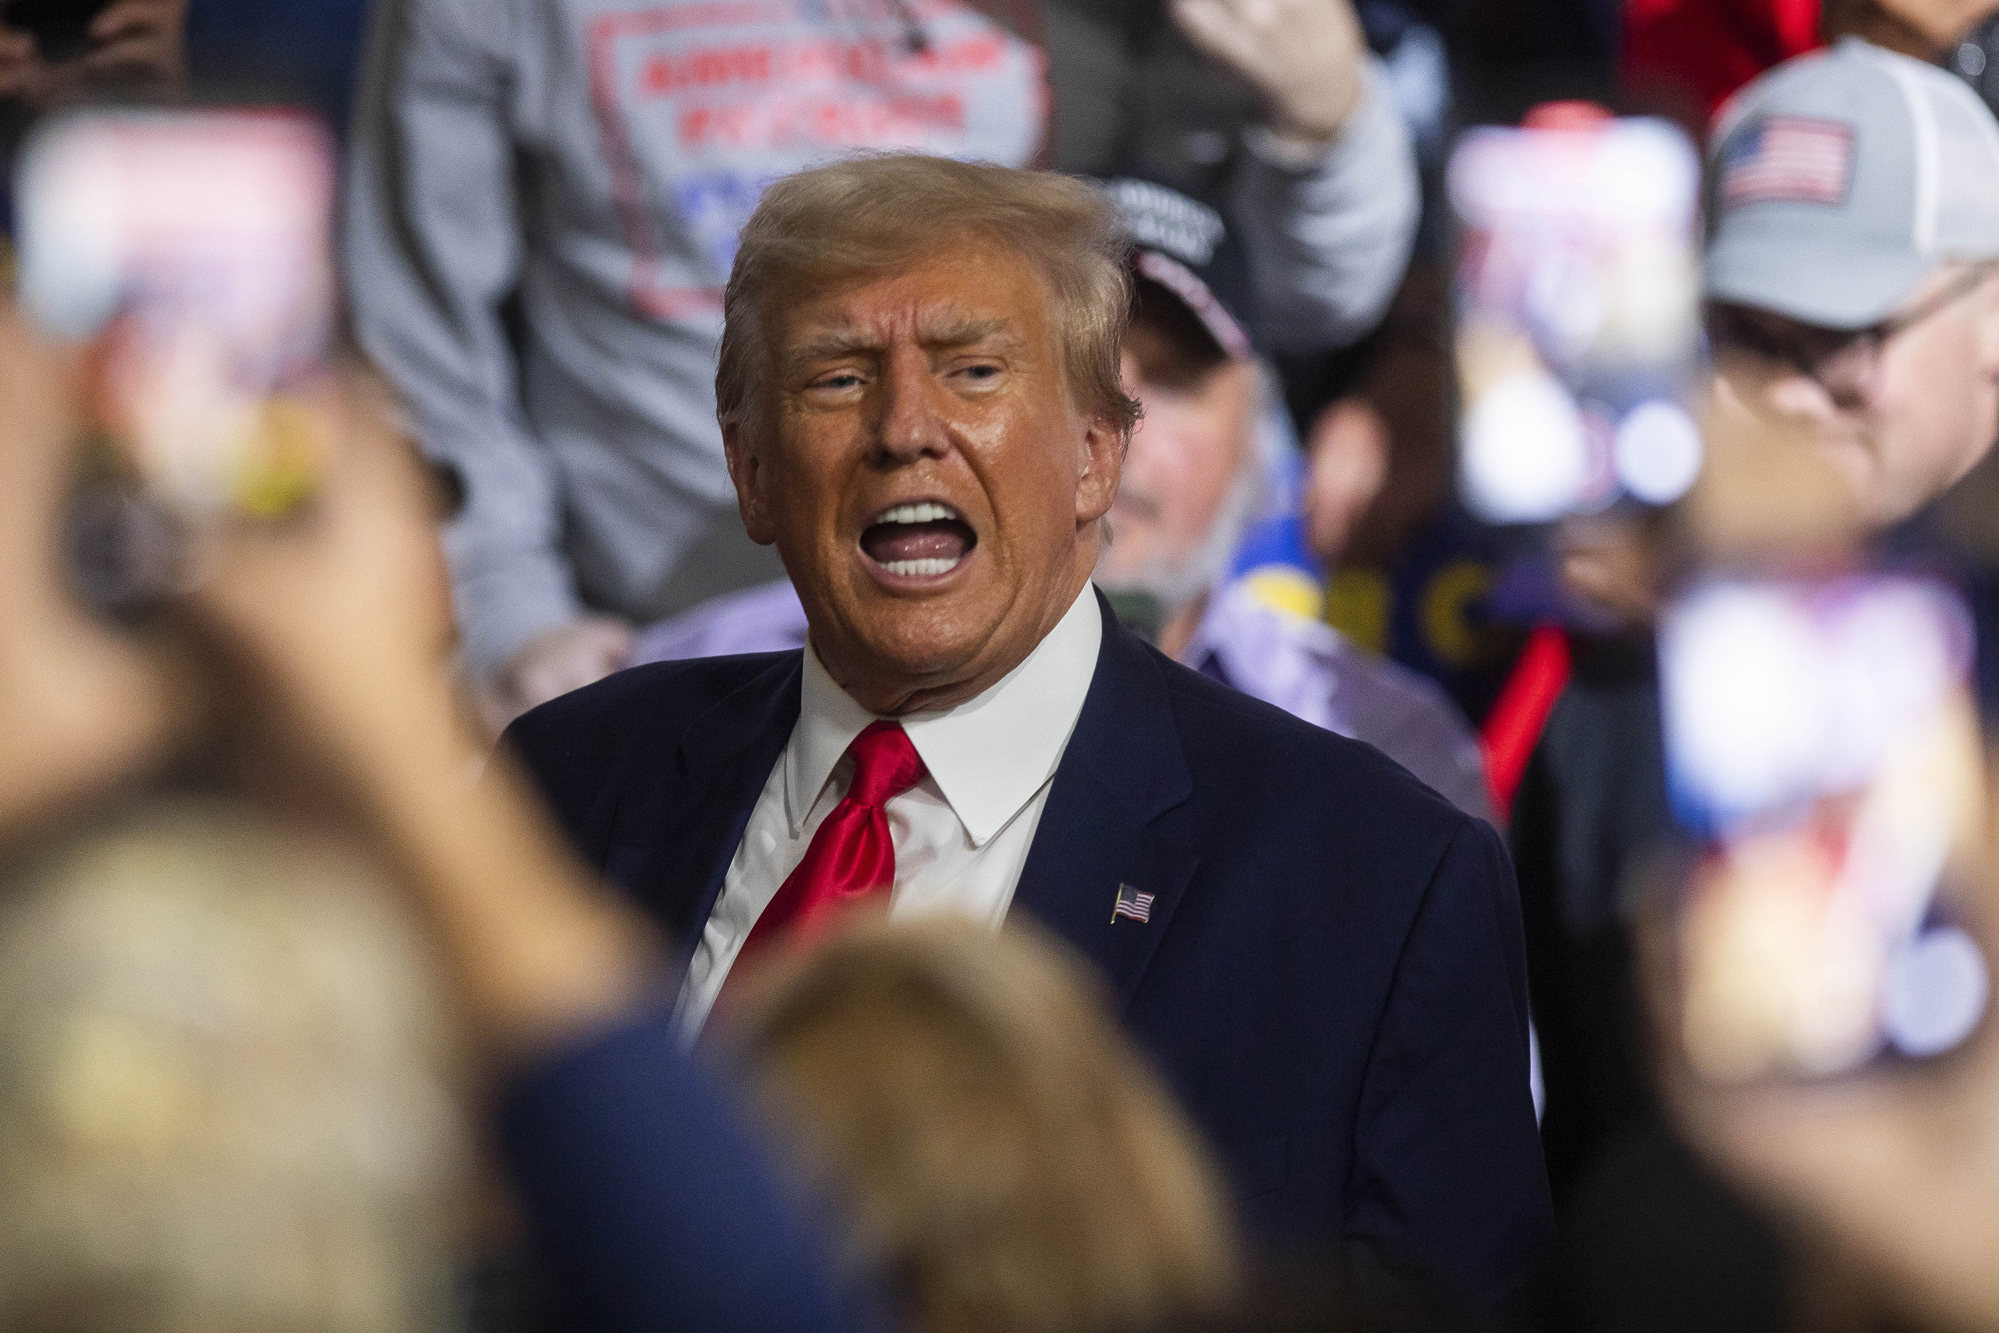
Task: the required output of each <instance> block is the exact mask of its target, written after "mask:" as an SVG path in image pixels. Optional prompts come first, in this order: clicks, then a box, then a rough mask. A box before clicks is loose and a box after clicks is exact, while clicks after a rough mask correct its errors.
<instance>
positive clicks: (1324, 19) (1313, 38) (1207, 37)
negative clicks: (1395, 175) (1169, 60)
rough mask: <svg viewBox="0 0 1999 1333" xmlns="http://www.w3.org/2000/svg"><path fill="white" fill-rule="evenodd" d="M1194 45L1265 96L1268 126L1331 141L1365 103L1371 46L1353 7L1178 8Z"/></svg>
mask: <svg viewBox="0 0 1999 1333" xmlns="http://www.w3.org/2000/svg"><path fill="white" fill-rule="evenodd" d="M1170 10H1171V13H1172V15H1173V21H1174V22H1175V23H1176V24H1178V25H1179V28H1180V31H1181V32H1183V33H1185V34H1186V36H1187V40H1188V41H1190V42H1192V43H1193V44H1194V45H1195V47H1197V48H1198V49H1199V50H1201V51H1202V52H1204V53H1205V54H1207V55H1209V56H1211V57H1213V58H1214V59H1216V60H1218V61H1220V62H1221V63H1222V64H1224V65H1226V66H1228V67H1229V68H1230V69H1232V70H1234V71H1235V72H1236V73H1238V74H1240V75H1242V77H1243V78H1245V79H1247V80H1248V81H1249V82H1250V84H1251V85H1252V86H1253V87H1255V88H1256V90H1257V91H1258V92H1260V93H1262V94H1263V98H1264V102H1265V106H1266V108H1267V115H1268V117H1269V126H1270V128H1271V129H1272V130H1274V131H1276V132H1277V133H1278V134H1280V135H1283V136H1285V137H1287V138H1291V139H1301V140H1306V141H1321V142H1323V141H1328V140H1331V139H1332V138H1334V137H1335V136H1337V135H1338V134H1339V132H1340V129H1341V127H1343V126H1344V125H1345V124H1346V120H1347V116H1348V115H1349V114H1351V113H1352V111H1353V109H1354V106H1355V105H1356V104H1357V103H1358V102H1359V101H1360V95H1361V88H1362V79H1363V77H1364V74H1363V70H1364V68H1365V66H1364V64H1363V61H1364V57H1365V55H1366V49H1367V47H1366V42H1365V40H1364V39H1363V37H1362V35H1361V30H1360V20H1359V19H1358V18H1356V17H1355V16H1354V11H1353V6H1352V4H1350V3H1349V2H1348V0H1172V3H1171V5H1170Z"/></svg>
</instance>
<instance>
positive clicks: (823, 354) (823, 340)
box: [784, 315, 1014, 374]
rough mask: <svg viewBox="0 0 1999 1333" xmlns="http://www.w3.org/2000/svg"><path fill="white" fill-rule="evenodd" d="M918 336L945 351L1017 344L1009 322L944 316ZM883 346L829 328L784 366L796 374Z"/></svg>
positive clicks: (852, 331) (861, 334) (857, 332)
mask: <svg viewBox="0 0 1999 1333" xmlns="http://www.w3.org/2000/svg"><path fill="white" fill-rule="evenodd" d="M917 337H918V340H919V341H920V342H921V343H922V344H923V345H924V346H925V347H930V348H944V349H950V348H956V347H969V346H971V345H972V344H973V343H980V342H985V341H987V340H988V339H997V340H999V341H1001V342H1003V343H1006V344H1009V345H1010V344H1012V343H1013V342H1014V338H1013V336H1012V334H1011V332H1010V331H1009V329H1008V326H1007V322H1006V321H1005V320H1003V319H990V318H987V319H980V318H974V317H970V316H965V317H955V316H948V315H947V316H944V317H942V318H940V319H938V320H937V321H935V322H933V323H930V324H927V325H925V326H924V327H922V328H920V329H919V330H918V333H917ZM882 345H883V344H882V339H881V338H880V337H879V336H878V335H876V334H873V333H868V332H865V331H863V330H861V329H856V328H836V329H829V330H828V331H826V332H825V333H821V334H818V335H817V336H815V337H812V338H808V339H806V340H805V341H804V342H802V343H800V344H799V345H798V346H796V347H793V348H791V349H789V350H788V351H787V352H786V353H785V356H784V365H785V368H786V370H787V371H788V372H789V373H793V374H796V373H797V372H799V371H801V370H803V369H804V368H805V367H807V366H810V365H812V364H814V363H815V362H820V361H837V360H840V359H841V358H843V357H849V356H854V355H856V354H860V353H868V352H879V351H880V350H882Z"/></svg>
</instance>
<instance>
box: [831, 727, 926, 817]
mask: <svg viewBox="0 0 1999 1333" xmlns="http://www.w3.org/2000/svg"><path fill="white" fill-rule="evenodd" d="M847 753H848V754H850V755H852V756H853V757H854V780H853V781H852V782H850V783H848V784H847V799H848V800H850V801H855V802H858V803H859V804H861V805H866V806H873V807H880V806H883V805H886V804H887V803H888V802H889V801H891V800H893V799H894V798H895V797H897V796H900V795H902V793H904V792H906V791H908V790H909V789H910V788H911V787H914V786H915V785H916V784H917V783H919V782H921V781H922V780H923V772H924V769H923V758H922V756H920V755H919V754H917V753H916V747H915V746H914V745H912V744H911V743H910V740H909V733H908V732H906V731H904V730H903V729H902V723H900V722H874V723H870V724H869V725H868V727H867V729H866V730H864V731H862V732H861V734H860V735H858V736H856V737H854V743H853V744H852V745H849V746H848V747H847Z"/></svg>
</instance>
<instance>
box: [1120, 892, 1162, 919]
mask: <svg viewBox="0 0 1999 1333" xmlns="http://www.w3.org/2000/svg"><path fill="white" fill-rule="evenodd" d="M1157 896H1158V895H1156V894H1151V893H1140V892H1139V891H1138V890H1137V889H1134V888H1133V887H1132V886H1131V885H1129V884H1120V885H1118V886H1117V904H1116V905H1115V906H1113V907H1112V908H1111V924H1112V925H1116V924H1117V919H1118V918H1119V917H1121V916H1128V917H1130V918H1131V919H1132V920H1133V921H1150V920H1152V900H1153V899H1154V898H1155V897H1157Z"/></svg>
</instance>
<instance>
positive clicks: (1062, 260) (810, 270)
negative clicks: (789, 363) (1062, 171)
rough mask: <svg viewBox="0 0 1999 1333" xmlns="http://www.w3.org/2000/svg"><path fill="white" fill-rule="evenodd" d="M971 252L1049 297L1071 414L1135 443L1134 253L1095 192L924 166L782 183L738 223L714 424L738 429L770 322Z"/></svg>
mask: <svg viewBox="0 0 1999 1333" xmlns="http://www.w3.org/2000/svg"><path fill="white" fill-rule="evenodd" d="M966 239H972V240H978V241H984V242H987V243H988V244H991V245H996V246H999V247H1001V248H1003V249H1005V250H1009V251H1012V252H1013V253H1016V254H1018V255H1020V256H1021V257H1022V258H1023V259H1025V260H1026V261H1027V262H1028V263H1029V264H1030V265H1032V266H1033V268H1034V269H1035V271H1037V272H1038V273H1039V274H1040V275H1041V277H1042V279H1043V281H1044V282H1045V283H1046V284H1047V287H1048V291H1049V297H1050V300H1051V302H1052V303H1053V306H1054V310H1053V314H1054V320H1053V323H1054V325H1055V327H1056V329H1057V330H1058V335H1057V336H1058V337H1059V339H1060V341H1061V350H1062V368H1063V372H1064V378H1065V381H1066V383H1067V386H1068V389H1069V392H1070V394H1071V397H1072V401H1073V402H1074V403H1075V405H1076V407H1077V408H1078V409H1079V410H1080V411H1082V412H1083V413H1085V414H1086V415H1088V416H1091V417H1094V418H1097V419H1099V420H1103V421H1108V422H1111V423H1113V424H1115V425H1116V426H1117V427H1118V429H1119V430H1120V431H1121V432H1122V433H1125V434H1129V433H1130V430H1131V427H1132V424H1133V423H1134V422H1136V421H1137V419H1138V404H1137V403H1136V402H1135V401H1134V400H1133V399H1132V398H1131V397H1130V395H1128V394H1126V393H1125V391H1124V385H1123V383H1122V381H1121V379H1120V376H1119V373H1118V351H1119V348H1120V346H1121V344H1122V343H1123V340H1124V329H1125V321H1126V319H1127V318H1128V317H1129V314H1130V308H1131V276H1130V267H1129V248H1128V245H1127V242H1126V241H1125V239H1124V236H1123V233H1122V231H1121V230H1120V228H1119V226H1118V222H1117V215H1116V213H1115V211H1114V210H1113V209H1112V207H1111V204H1110V203H1109V201H1108V200H1106V199H1105V198H1104V196H1103V194H1102V193H1101V192H1100V191H1099V190H1097V189H1096V188H1095V187H1094V186H1092V185H1091V184H1090V183H1089V182H1087V181H1083V180H1079V179H1077V178H1075V177H1072V176H1063V175H1059V174H1057V173H1055V172H1051V171H1028V170H1022V169H1018V168H1014V167H999V166H993V165H991V164H988V163H980V162H959V161H956V160H954V159H951V158H944V157H930V156H925V155H923V154H918V153H882V154H872V155H867V156H860V157H853V158H849V159H846V160H843V161H840V162H835V163H832V164H831V165H829V166H823V167H815V168H812V169H811V170H808V171H801V172H798V173H796V174H794V175H790V176H786V177H784V178H783V179H781V180H778V181H776V182H774V183H773V184H772V185H771V186H770V188H769V189H767V190H766V191H765V192H764V196H763V199H762V201H761V202H760V203H758V205H757V207H756V211H755V212H754V213H752V214H751V215H750V219H749V221H748V222H747V223H746V224H744V227H743V232H742V236H741V239H740V241H739V243H738V245H737V249H736V260H735V265H734V267H733V268H731V270H730V272H729V286H728V289H727V291H726V292H725V293H724V295H723V299H722V311H723V327H722V353H721V359H720V362H719V364H718V365H717V367H716V371H715V402H716V412H717V415H718V416H719V417H720V418H721V419H722V420H723V421H724V422H727V421H730V420H732V419H734V420H743V419H746V418H747V417H748V416H749V415H750V414H751V412H752V410H753V409H754V407H755V404H756V397H757V392H756V391H757V385H758V381H759V380H760V379H761V378H763V377H765V376H766V375H767V374H768V365H769V362H768V359H767V357H766V355H765V348H766V346H767V339H768V337H769V332H770V330H769V325H768V323H767V315H768V312H769V311H771V310H772V309H774V308H776V307H778V306H780V305H782V303H783V302H784V301H786V300H787V299H789V298H793V297H795V296H797V295H798V294H799V293H802V292H805V291H808V290H811V289H812V288H815V287H821V286H824V285H826V284H829V283H837V282H842V281H847V280H851V279H855V278H866V277H872V276H876V275H880V274H887V273H892V272H895V271H896V270H898V269H902V268H905V267H907V266H909V265H910V264H912V263H914V262H916V261H918V260H921V259H923V258H925V257H927V256H930V255H932V254H935V253H936V252H937V251H938V250H939V249H940V248H942V247H944V246H946V245H949V244H952V243H955V242H962V241H964V240H966Z"/></svg>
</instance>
